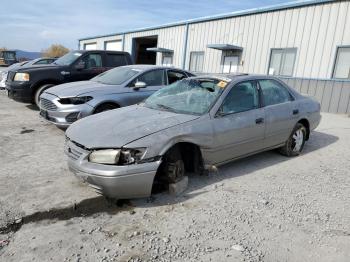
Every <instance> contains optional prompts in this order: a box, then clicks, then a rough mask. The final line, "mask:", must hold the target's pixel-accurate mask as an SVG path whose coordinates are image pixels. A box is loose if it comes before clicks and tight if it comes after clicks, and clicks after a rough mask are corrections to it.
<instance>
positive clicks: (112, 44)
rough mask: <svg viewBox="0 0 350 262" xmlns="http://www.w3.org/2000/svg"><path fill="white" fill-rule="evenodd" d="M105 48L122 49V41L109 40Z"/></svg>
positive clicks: (111, 49)
mask: <svg viewBox="0 0 350 262" xmlns="http://www.w3.org/2000/svg"><path fill="white" fill-rule="evenodd" d="M105 49H106V50H110V51H122V41H107V42H105Z"/></svg>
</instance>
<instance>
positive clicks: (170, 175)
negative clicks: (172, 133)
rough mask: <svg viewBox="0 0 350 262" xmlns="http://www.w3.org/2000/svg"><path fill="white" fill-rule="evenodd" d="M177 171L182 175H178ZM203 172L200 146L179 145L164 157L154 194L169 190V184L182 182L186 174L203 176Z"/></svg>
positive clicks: (173, 147) (159, 168)
mask: <svg viewBox="0 0 350 262" xmlns="http://www.w3.org/2000/svg"><path fill="white" fill-rule="evenodd" d="M182 169H183V170H182ZM177 171H182V173H181V174H178V173H176V172H177ZM203 172H204V164H203V159H202V154H201V151H200V148H199V146H197V145H195V144H193V143H188V142H180V143H177V144H175V145H173V146H172V147H171V148H169V149H168V150H167V152H166V153H165V154H164V155H163V156H162V163H161V164H160V166H159V167H158V170H157V173H156V176H155V178H154V181H153V188H152V192H153V193H157V192H160V191H164V190H167V189H168V185H169V183H174V182H177V181H179V180H181V178H182V176H184V175H186V174H199V175H201V174H203Z"/></svg>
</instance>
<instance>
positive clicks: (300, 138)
mask: <svg viewBox="0 0 350 262" xmlns="http://www.w3.org/2000/svg"><path fill="white" fill-rule="evenodd" d="M303 142H304V134H303V131H302V130H301V129H298V130H297V131H295V133H294V134H293V145H292V148H293V151H294V152H299V151H300V149H301V146H302V145H303Z"/></svg>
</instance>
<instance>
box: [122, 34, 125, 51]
mask: <svg viewBox="0 0 350 262" xmlns="http://www.w3.org/2000/svg"><path fill="white" fill-rule="evenodd" d="M122 41H123V43H122V51H125V50H124V49H125V34H123V38H122Z"/></svg>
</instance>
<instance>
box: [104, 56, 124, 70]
mask: <svg viewBox="0 0 350 262" xmlns="http://www.w3.org/2000/svg"><path fill="white" fill-rule="evenodd" d="M124 65H127V62H126V58H125V55H118V54H107V67H117V66H124Z"/></svg>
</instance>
